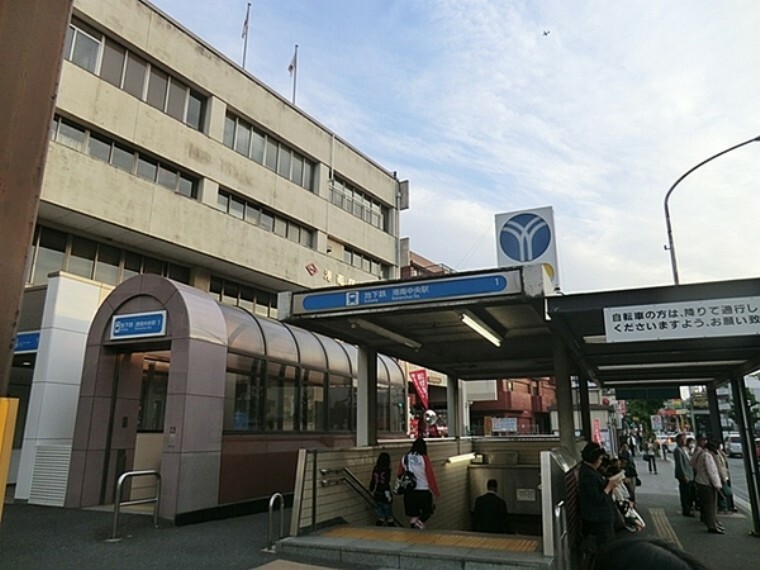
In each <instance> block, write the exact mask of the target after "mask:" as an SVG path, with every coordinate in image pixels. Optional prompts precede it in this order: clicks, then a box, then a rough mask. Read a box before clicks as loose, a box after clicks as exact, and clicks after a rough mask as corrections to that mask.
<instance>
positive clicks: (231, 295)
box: [222, 281, 240, 306]
mask: <svg viewBox="0 0 760 570" xmlns="http://www.w3.org/2000/svg"><path fill="white" fill-rule="evenodd" d="M239 292H240V288H239V287H238V285H237V283H230V282H229V281H225V282H224V289H223V290H222V303H224V304H225V305H233V306H234V305H237V300H238V293H239Z"/></svg>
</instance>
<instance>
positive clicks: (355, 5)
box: [153, 0, 760, 293]
mask: <svg viewBox="0 0 760 570" xmlns="http://www.w3.org/2000/svg"><path fill="white" fill-rule="evenodd" d="M153 3H154V4H155V5H156V6H157V7H158V8H160V9H161V10H162V11H164V12H165V13H167V14H168V15H169V16H171V17H172V18H174V19H175V20H177V21H178V22H179V23H181V24H182V25H183V26H185V27H186V28H187V29H188V30H190V31H191V32H192V33H194V34H195V35H197V36H199V37H200V38H201V39H203V40H204V41H206V42H207V43H209V44H210V45H211V46H212V47H214V48H215V49H216V50H218V51H220V52H222V53H223V54H225V55H226V56H227V57H228V58H230V59H232V60H233V61H235V62H237V63H239V64H240V63H242V55H243V45H244V40H243V38H242V29H243V21H244V19H245V14H246V7H247V4H248V2H247V0H154V1H153ZM758 30H760V3H758V2H756V1H755V0H747V1H740V0H726V1H723V2H714V1H703V0H669V1H665V0H659V1H653V0H639V1H635V2H634V1H627V0H616V1H614V2H609V1H602V0H589V1H586V0H573V1H572V2H568V1H565V0H541V1H539V0H533V1H530V0H526V1H520V0H514V1H508V0H252V1H251V12H250V20H249V31H248V48H247V56H246V66H245V67H246V69H247V70H248V71H249V72H250V73H252V74H253V75H254V76H256V77H257V78H258V79H260V80H261V81H262V82H263V83H265V84H266V85H267V86H269V87H270V88H271V89H273V90H274V91H276V92H278V93H279V94H280V95H282V96H283V97H285V98H287V99H290V98H291V96H292V89H293V83H292V81H293V80H292V78H291V75H290V74H289V72H288V64H289V63H290V61H291V59H292V57H293V53H294V47H295V45H296V44H297V45H298V46H299V48H298V72H297V83H296V105H297V106H298V107H300V108H301V109H303V110H304V111H305V112H306V113H307V114H308V115H309V116H311V117H313V118H314V119H316V120H317V121H318V122H320V123H321V124H322V125H324V126H325V127H327V128H328V129H330V130H332V131H333V132H335V133H336V134H337V135H338V136H339V137H341V138H342V139H344V140H345V141H347V142H349V143H350V144H351V145H352V146H354V147H355V148H357V149H359V150H360V151H361V152H363V153H364V154H365V155H367V156H369V157H370V158H371V159H373V160H374V161H375V162H377V163H379V164H380V165H381V166H383V167H384V168H385V169H387V170H389V171H396V172H397V173H398V177H399V178H400V179H401V180H409V183H410V208H409V209H408V210H406V211H404V212H402V214H401V235H402V237H409V238H410V240H411V248H412V250H414V251H415V252H417V253H419V254H420V255H422V256H424V257H426V258H428V259H430V260H433V261H435V262H438V263H444V264H446V265H448V266H450V267H452V268H453V269H455V270H457V271H464V270H473V269H487V268H493V267H495V266H496V265H497V259H496V232H495V222H494V216H495V215H496V214H500V213H505V212H513V211H518V210H525V209H531V208H538V207H546V206H551V207H552V208H553V211H554V219H555V227H556V234H557V247H558V255H559V268H558V269H559V279H560V286H561V288H562V290H563V291H565V292H568V293H574V292H582V291H599V290H610V289H628V288H637V287H649V286H659V285H670V284H672V283H673V276H672V270H671V261H670V253H669V252H668V251H667V250H666V249H665V247H664V246H665V245H666V244H667V242H668V239H667V232H666V224H665V215H664V208H663V203H664V198H665V195H666V193H667V191H668V189H669V188H670V187H671V186H672V185H673V184H674V183H675V182H676V180H677V179H678V178H679V177H681V176H682V175H683V174H685V173H686V172H687V171H688V170H689V169H691V168H692V167H694V166H696V165H697V164H698V163H700V162H702V161H703V160H705V159H707V158H709V157H711V156H713V155H715V154H717V153H719V152H721V151H723V150H725V149H728V148H730V147H732V146H734V145H737V144H739V143H742V142H744V141H748V140H750V139H753V138H754V137H756V136H758V135H760V65H758V62H760V41H758V38H757V34H758ZM669 206H670V217H671V222H672V231H673V242H674V244H675V252H676V259H677V264H678V273H679V277H680V282H681V283H695V282H703V281H719V280H726V279H741V278H754V277H759V276H760V257H758V256H757V255H756V250H757V248H758V247H760V220H758V212H760V142H758V143H751V144H747V145H746V146H742V147H740V148H738V149H736V150H733V151H731V152H729V153H727V154H725V155H723V156H721V157H719V158H716V159H715V160H713V161H710V162H709V163H708V164H705V165H704V166H702V167H700V168H698V169H697V170H695V171H694V172H693V173H691V174H689V175H688V176H687V177H686V178H685V179H683V181H682V182H680V183H679V184H678V185H677V187H676V188H675V190H674V191H673V193H672V195H671V198H670V200H669Z"/></svg>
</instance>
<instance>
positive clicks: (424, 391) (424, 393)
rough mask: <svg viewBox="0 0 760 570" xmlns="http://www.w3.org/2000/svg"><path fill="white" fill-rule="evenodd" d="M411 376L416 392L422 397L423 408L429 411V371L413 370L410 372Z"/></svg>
mask: <svg viewBox="0 0 760 570" xmlns="http://www.w3.org/2000/svg"><path fill="white" fill-rule="evenodd" d="M409 376H410V377H411V378H412V385H413V386H414V391H415V392H417V395H418V396H419V397H420V402H421V403H422V405H423V407H424V408H425V409H426V410H427V409H428V379H427V370H412V371H410V372H409Z"/></svg>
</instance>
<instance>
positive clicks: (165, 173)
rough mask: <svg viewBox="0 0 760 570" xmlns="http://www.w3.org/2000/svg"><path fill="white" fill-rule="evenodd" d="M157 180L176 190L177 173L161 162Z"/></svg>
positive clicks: (162, 184)
mask: <svg viewBox="0 0 760 570" xmlns="http://www.w3.org/2000/svg"><path fill="white" fill-rule="evenodd" d="M157 182H158V183H159V184H160V185H161V186H165V187H166V188H169V189H170V190H175V189H176V188H177V173H176V172H174V171H172V170H169V169H168V168H166V167H165V166H164V165H163V164H159V165H158V178H157Z"/></svg>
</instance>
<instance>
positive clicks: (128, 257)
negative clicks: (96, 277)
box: [121, 251, 142, 281]
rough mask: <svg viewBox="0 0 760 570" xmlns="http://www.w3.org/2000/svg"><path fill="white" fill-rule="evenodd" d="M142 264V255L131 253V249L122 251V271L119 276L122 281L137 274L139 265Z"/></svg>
mask: <svg viewBox="0 0 760 570" xmlns="http://www.w3.org/2000/svg"><path fill="white" fill-rule="evenodd" d="M141 265H142V256H141V255H140V254H138V253H132V252H131V251H125V252H124V272H123V274H122V276H121V279H122V281H126V280H127V279H129V278H130V277H134V276H135V275H139V273H140V266H141Z"/></svg>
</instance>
